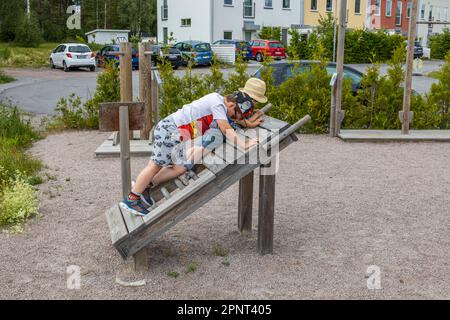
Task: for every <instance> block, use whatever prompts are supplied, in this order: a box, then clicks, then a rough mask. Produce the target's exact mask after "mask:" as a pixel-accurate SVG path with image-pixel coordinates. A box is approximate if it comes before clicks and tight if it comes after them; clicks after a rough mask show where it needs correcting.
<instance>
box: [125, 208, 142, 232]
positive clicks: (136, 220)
mask: <svg viewBox="0 0 450 320" xmlns="http://www.w3.org/2000/svg"><path fill="white" fill-rule="evenodd" d="M120 212H121V214H122V217H123V220H124V221H125V225H126V226H127V229H128V233H132V232H133V231H134V230H136V229H137V228H139V227H140V226H141V224H143V223H144V220H143V219H142V217H139V216H136V215H134V214H132V213H130V212H128V211H125V210H122V209H120Z"/></svg>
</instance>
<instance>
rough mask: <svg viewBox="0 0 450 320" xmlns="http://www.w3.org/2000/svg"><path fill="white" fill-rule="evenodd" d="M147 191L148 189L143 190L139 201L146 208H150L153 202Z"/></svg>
mask: <svg viewBox="0 0 450 320" xmlns="http://www.w3.org/2000/svg"><path fill="white" fill-rule="evenodd" d="M148 189H149V188H148V187H147V189H145V191H144V192H142V194H141V201H142V203H143V204H144V205H145V206H147V208H150V207H152V206H153V204H154V201H153V199H152V198H151V197H150V192H149V191H148Z"/></svg>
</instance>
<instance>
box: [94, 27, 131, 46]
mask: <svg viewBox="0 0 450 320" xmlns="http://www.w3.org/2000/svg"><path fill="white" fill-rule="evenodd" d="M129 33H130V30H113V29H95V30H92V31H89V32H87V33H85V34H86V36H87V38H88V42H89V43H98V44H111V43H120V42H128V34H129Z"/></svg>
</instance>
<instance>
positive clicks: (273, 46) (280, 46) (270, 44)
mask: <svg viewBox="0 0 450 320" xmlns="http://www.w3.org/2000/svg"><path fill="white" fill-rule="evenodd" d="M269 47H270V48H283V45H282V44H281V43H279V42H269Z"/></svg>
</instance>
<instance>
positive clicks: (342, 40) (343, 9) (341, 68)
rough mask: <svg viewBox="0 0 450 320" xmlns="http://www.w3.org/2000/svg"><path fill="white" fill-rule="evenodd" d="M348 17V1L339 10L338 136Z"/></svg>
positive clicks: (336, 107) (336, 118)
mask: <svg viewBox="0 0 450 320" xmlns="http://www.w3.org/2000/svg"><path fill="white" fill-rule="evenodd" d="M346 17H347V0H341V3H340V9H339V32H338V43H337V57H336V73H337V78H336V97H335V99H334V103H335V110H336V111H335V116H334V120H335V125H334V134H335V135H338V134H339V131H340V130H341V121H340V119H341V116H340V114H341V110H342V85H343V82H344V50H345V29H346V22H345V21H346Z"/></svg>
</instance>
